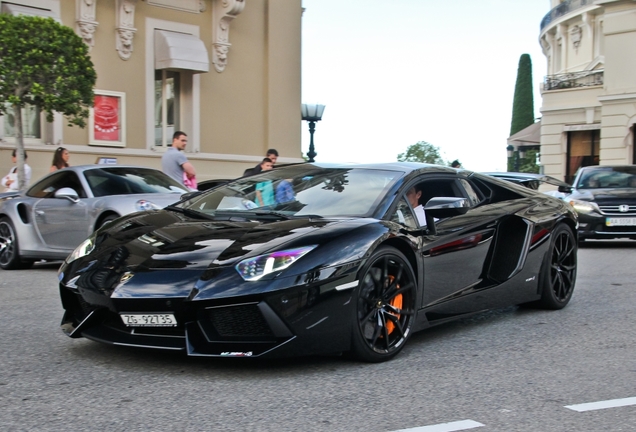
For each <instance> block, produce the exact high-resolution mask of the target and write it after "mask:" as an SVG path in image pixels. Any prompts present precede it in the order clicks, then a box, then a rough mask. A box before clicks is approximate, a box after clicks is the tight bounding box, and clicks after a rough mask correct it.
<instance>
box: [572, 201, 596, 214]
mask: <svg viewBox="0 0 636 432" xmlns="http://www.w3.org/2000/svg"><path fill="white" fill-rule="evenodd" d="M570 205H571V206H572V207H574V210H576V212H577V213H581V214H589V213H600V212H601V210H600V209H599V208H598V206H597V205H596V203H593V202H589V201H580V200H575V199H573V200H570Z"/></svg>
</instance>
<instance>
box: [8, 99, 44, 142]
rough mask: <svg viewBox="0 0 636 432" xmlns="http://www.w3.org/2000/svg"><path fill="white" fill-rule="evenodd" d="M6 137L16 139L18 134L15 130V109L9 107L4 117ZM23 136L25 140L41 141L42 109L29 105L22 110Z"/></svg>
mask: <svg viewBox="0 0 636 432" xmlns="http://www.w3.org/2000/svg"><path fill="white" fill-rule="evenodd" d="M3 119H4V137H5V138H15V137H16V135H17V133H16V129H15V115H14V113H13V108H11V107H8V106H7V111H6V112H5V114H4V116H3ZM22 134H23V137H24V138H30V139H37V140H39V139H41V138H42V124H41V116H40V109H39V108H38V107H35V106H32V105H27V106H25V107H24V108H22Z"/></svg>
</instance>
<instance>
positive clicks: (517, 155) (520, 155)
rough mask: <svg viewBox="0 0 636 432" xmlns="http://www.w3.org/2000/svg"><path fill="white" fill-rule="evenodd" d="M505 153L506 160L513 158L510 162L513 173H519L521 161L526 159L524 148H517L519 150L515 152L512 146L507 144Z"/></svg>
mask: <svg viewBox="0 0 636 432" xmlns="http://www.w3.org/2000/svg"><path fill="white" fill-rule="evenodd" d="M506 152H507V154H508V160H510V158H514V160H513V161H512V170H513V171H514V172H519V165H520V163H521V159H525V157H526V149H525V147H519V149H518V150H517V151H515V147H514V146H513V145H512V144H508V147H506Z"/></svg>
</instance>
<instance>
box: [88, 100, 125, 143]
mask: <svg viewBox="0 0 636 432" xmlns="http://www.w3.org/2000/svg"><path fill="white" fill-rule="evenodd" d="M120 102H121V99H120V98H119V97H117V96H106V95H95V106H94V108H93V113H94V114H93V115H94V123H93V134H94V137H95V140H98V141H116V142H119V141H122V139H121V120H120V105H119V104H120Z"/></svg>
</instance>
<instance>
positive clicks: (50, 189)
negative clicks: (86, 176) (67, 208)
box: [27, 171, 86, 198]
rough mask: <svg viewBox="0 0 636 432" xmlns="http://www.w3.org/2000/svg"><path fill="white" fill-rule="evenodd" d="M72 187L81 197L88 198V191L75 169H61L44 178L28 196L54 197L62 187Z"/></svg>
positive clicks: (30, 190) (29, 191)
mask: <svg viewBox="0 0 636 432" xmlns="http://www.w3.org/2000/svg"><path fill="white" fill-rule="evenodd" d="M65 187H68V188H71V189H73V190H74V191H75V192H77V195H78V196H79V197H80V198H86V192H85V191H84V188H83V187H82V183H81V182H80V179H79V178H78V177H77V174H75V173H74V172H73V171H60V172H58V173H55V174H53V175H52V176H50V177H48V178H46V179H45V180H42V181H40V182H38V183H36V184H35V185H33V187H32V188H31V189H29V190H28V192H27V196H30V197H34V198H53V196H54V194H55V191H57V190H60V189H62V188H65Z"/></svg>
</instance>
